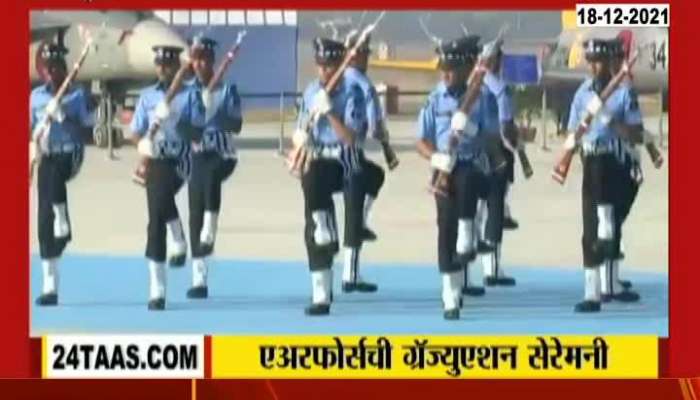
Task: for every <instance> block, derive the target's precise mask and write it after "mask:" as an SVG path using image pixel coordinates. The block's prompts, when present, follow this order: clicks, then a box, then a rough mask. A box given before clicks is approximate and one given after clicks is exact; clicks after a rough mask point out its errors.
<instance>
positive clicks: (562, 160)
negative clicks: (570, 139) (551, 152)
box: [552, 53, 639, 185]
mask: <svg viewBox="0 0 700 400" xmlns="http://www.w3.org/2000/svg"><path fill="white" fill-rule="evenodd" d="M638 56H639V53H635V54H634V56H632V58H630V60H629V61H625V62H624V63H623V66H622V68H620V70H619V71H617V73H616V74H615V76H613V78H612V79H611V80H610V82H608V85H607V86H606V87H605V89H603V92H602V93H601V94H600V101H601V103H603V107H601V108H600V109H601V110H602V109H603V108H604V107H605V106H604V105H605V101H606V100H607V99H608V98H609V97H610V95H612V94H613V92H614V91H615V90H616V89H617V88H618V87H619V86H620V84H622V81H623V80H624V79H625V77H626V76H627V75H628V74H629V73H630V70H631V68H632V66H633V65H634V63H635V62H636V61H637V57H638ZM599 112H600V111H599ZM595 117H596V115H594V114H591V113H586V115H585V116H584V117H583V120H582V121H581V122H579V124H578V127H577V128H576V131H575V132H574V133H573V135H575V140H576V142H578V140H579V139H580V138H581V137H582V136H583V135H585V134H586V132H588V128H589V127H590V125H591V123H592V122H593V119H594V118H595ZM575 152H576V146H574V147H573V148H571V149H564V151H563V153H562V154H561V156H560V157H559V159H558V160H557V163H556V164H555V165H554V169H553V170H552V178H553V179H554V180H555V181H557V182H558V183H559V184H562V185H563V184H564V182H565V181H566V176H567V175H568V174H569V168H570V167H571V161H572V160H573V158H574V153H575Z"/></svg>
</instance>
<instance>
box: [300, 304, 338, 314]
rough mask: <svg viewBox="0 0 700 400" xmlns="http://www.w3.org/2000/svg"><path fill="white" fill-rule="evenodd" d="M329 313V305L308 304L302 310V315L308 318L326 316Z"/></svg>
mask: <svg viewBox="0 0 700 400" xmlns="http://www.w3.org/2000/svg"><path fill="white" fill-rule="evenodd" d="M330 312H331V305H330V304H310V305H308V306H307V307H306V308H305V309H304V314H306V315H309V316H319V315H328V314H330Z"/></svg>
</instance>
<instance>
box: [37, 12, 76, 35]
mask: <svg viewBox="0 0 700 400" xmlns="http://www.w3.org/2000/svg"><path fill="white" fill-rule="evenodd" d="M30 17H31V19H30V26H31V34H32V37H31V41H32V42H37V41H41V40H47V39H50V38H52V37H53V36H54V35H56V34H57V33H58V32H60V31H62V30H66V29H68V28H69V27H70V24H71V23H70V21H66V20H64V19H63V18H57V17H55V16H51V15H49V14H48V13H43V12H39V11H32V12H31V15H30Z"/></svg>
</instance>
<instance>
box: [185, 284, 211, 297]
mask: <svg viewBox="0 0 700 400" xmlns="http://www.w3.org/2000/svg"><path fill="white" fill-rule="evenodd" d="M207 297H209V288H208V287H207V286H193V287H191V288H189V289H188V290H187V298H188V299H206V298H207Z"/></svg>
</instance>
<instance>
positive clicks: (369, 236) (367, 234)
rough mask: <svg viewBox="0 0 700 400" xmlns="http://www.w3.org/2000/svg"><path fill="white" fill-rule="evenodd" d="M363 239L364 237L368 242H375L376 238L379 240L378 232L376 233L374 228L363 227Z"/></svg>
mask: <svg viewBox="0 0 700 400" xmlns="http://www.w3.org/2000/svg"><path fill="white" fill-rule="evenodd" d="M362 239H364V240H365V241H367V242H374V241H375V240H377V234H376V233H374V231H373V230H371V229H369V228H367V227H365V228H362Z"/></svg>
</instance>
